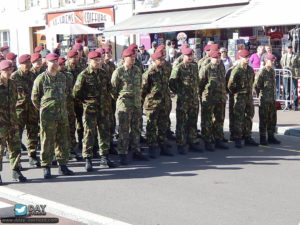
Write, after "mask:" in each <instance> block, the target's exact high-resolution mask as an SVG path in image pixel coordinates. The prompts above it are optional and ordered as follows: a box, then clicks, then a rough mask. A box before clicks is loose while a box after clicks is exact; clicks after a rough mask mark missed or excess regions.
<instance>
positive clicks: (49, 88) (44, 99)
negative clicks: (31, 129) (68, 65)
mask: <svg viewBox="0 0 300 225" xmlns="http://www.w3.org/2000/svg"><path fill="white" fill-rule="evenodd" d="M66 96H67V83H66V76H65V75H64V74H63V73H60V72H58V73H57V74H56V75H55V76H53V75H51V74H49V72H48V71H45V72H44V73H42V74H40V75H39V76H38V77H37V78H36V79H35V81H34V85H33V89H32V94H31V100H32V102H33V104H34V106H35V107H36V108H37V109H38V110H40V119H41V120H42V121H43V120H44V121H46V120H48V121H49V120H66V119H68V117H67V115H68V114H67V107H66Z"/></svg>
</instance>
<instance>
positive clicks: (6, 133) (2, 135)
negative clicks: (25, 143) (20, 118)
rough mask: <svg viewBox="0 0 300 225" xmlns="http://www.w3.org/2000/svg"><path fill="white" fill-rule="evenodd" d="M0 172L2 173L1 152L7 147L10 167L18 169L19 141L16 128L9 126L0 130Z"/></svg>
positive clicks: (19, 156)
mask: <svg viewBox="0 0 300 225" xmlns="http://www.w3.org/2000/svg"><path fill="white" fill-rule="evenodd" d="M0 144H1V151H0V171H2V158H3V150H4V149H5V147H7V150H8V152H9V161H10V167H11V168H12V169H17V168H19V167H20V158H21V140H20V135H19V129H18V126H10V127H9V128H8V129H7V128H6V127H1V128H0Z"/></svg>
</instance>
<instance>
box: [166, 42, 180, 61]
mask: <svg viewBox="0 0 300 225" xmlns="http://www.w3.org/2000/svg"><path fill="white" fill-rule="evenodd" d="M166 51H167V54H168V56H167V57H168V58H169V62H170V63H173V62H174V61H175V59H176V57H177V51H176V43H175V41H171V43H170V47H169V49H168V50H167V49H166Z"/></svg>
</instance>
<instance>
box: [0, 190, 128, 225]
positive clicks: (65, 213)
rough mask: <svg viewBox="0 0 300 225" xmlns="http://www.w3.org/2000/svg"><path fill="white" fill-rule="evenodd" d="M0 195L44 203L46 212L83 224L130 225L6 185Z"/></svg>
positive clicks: (34, 202) (24, 202)
mask: <svg viewBox="0 0 300 225" xmlns="http://www.w3.org/2000/svg"><path fill="white" fill-rule="evenodd" d="M0 197H1V198H4V199H8V200H10V201H14V202H16V203H20V204H24V205H30V204H34V205H35V204H43V205H46V212H48V213H52V214H54V215H57V216H61V217H64V218H67V219H71V220H73V221H77V222H81V223H85V224H95V225H96V224H97V225H130V224H128V223H124V222H122V221H118V220H115V219H112V218H109V217H105V216H101V215H98V214H95V213H91V212H88V211H84V210H81V209H77V208H74V207H71V206H67V205H64V204H61V203H58V202H54V201H51V200H48V199H44V198H40V197H37V196H34V195H30V194H26V193H24V192H21V191H17V190H13V189H11V188H7V187H0Z"/></svg>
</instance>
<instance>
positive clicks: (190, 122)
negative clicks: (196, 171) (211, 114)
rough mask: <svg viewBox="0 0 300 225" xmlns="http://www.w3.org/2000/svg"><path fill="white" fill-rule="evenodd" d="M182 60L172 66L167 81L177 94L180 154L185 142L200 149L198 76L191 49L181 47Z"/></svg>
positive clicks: (193, 148)
mask: <svg viewBox="0 0 300 225" xmlns="http://www.w3.org/2000/svg"><path fill="white" fill-rule="evenodd" d="M182 54H183V62H181V63H179V64H178V65H177V66H175V67H173V70H172V74H171V77H170V81H169V86H170V89H171V91H173V93H174V94H176V95H177V108H176V120H177V124H176V138H177V140H176V143H177V149H178V152H179V153H180V154H186V153H187V149H186V148H185V144H186V143H188V144H189V147H190V149H191V150H195V151H202V149H201V148H200V147H199V145H198V143H197V120H198V113H199V76H198V68H197V65H195V63H192V62H193V60H194V55H193V50H192V49H190V48H184V49H182Z"/></svg>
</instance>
